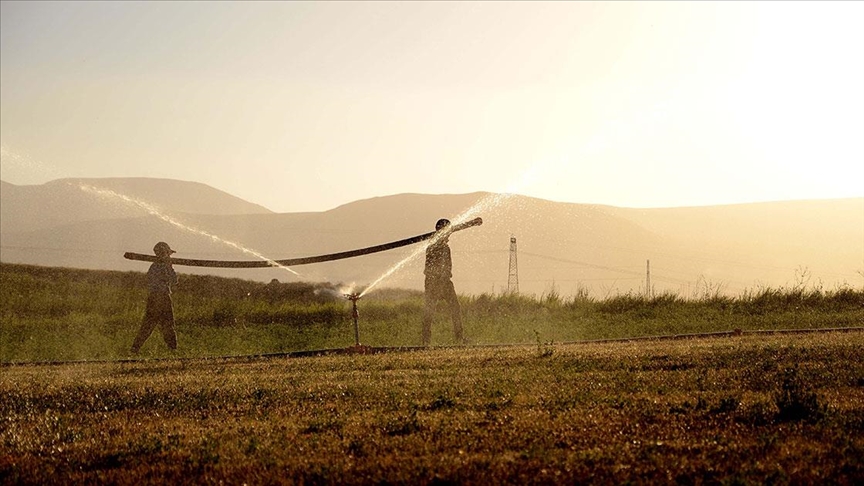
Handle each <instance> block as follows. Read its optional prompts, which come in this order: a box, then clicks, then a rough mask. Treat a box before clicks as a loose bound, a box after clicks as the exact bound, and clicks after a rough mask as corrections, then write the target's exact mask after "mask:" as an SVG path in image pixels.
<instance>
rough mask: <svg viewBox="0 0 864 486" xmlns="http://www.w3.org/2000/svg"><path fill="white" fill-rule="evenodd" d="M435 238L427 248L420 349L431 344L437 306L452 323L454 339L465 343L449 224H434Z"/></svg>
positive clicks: (444, 222) (445, 222)
mask: <svg viewBox="0 0 864 486" xmlns="http://www.w3.org/2000/svg"><path fill="white" fill-rule="evenodd" d="M435 231H438V232H439V233H440V234H437V235H435V236H434V237H433V239H432V243H430V244H429V246H428V247H426V266H425V268H424V269H423V274H424V275H425V289H426V293H425V306H424V309H423V336H422V338H423V345H424V346H428V345H429V343H430V342H431V340H432V320H433V319H434V317H435V310H436V307H437V305H438V304H439V303H443V304H444V305H445V307H446V310H447V313H448V314H449V315H450V319H451V320H452V321H453V335H454V337H455V338H456V342H457V343H459V344H462V343H464V342H465V339H464V337H463V335H462V313H461V310H460V308H459V300H458V299H457V298H456V288H455V287H454V286H453V281H452V280H451V278H452V277H453V261H452V259H451V258H450V246H449V245H448V242H449V240H450V231H451V230H450V221H449V220H446V219H439V220H438V222H436V223H435Z"/></svg>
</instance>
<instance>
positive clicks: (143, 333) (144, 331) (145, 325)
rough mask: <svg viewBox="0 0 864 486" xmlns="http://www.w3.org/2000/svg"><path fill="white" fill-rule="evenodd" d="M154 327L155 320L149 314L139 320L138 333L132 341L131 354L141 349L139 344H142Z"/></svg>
mask: <svg viewBox="0 0 864 486" xmlns="http://www.w3.org/2000/svg"><path fill="white" fill-rule="evenodd" d="M155 327H156V321H155V320H154V319H152V318H151V317H150V316H149V315H145V316H144V320H143V321H141V327H140V328H138V335H137V336H135V341H133V342H132V354H138V351H140V350H141V346H143V345H144V341H146V340H147V338H149V337H150V334H152V333H153V329H154V328H155Z"/></svg>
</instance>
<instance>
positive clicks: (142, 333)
mask: <svg viewBox="0 0 864 486" xmlns="http://www.w3.org/2000/svg"><path fill="white" fill-rule="evenodd" d="M153 253H155V254H156V261H155V262H153V263H152V264H151V265H150V269H149V270H148V271H147V287H148V290H149V294H148V296H147V309H146V310H145V311H144V320H143V321H142V322H141V327H140V328H139V329H138V335H137V336H136V337H135V341H134V342H133V343H132V354H138V351H140V350H141V346H143V345H144V342H145V341H147V338H149V337H150V334H152V333H153V330H154V329H155V328H156V327H157V326H158V327H159V330H160V331H162V338H163V339H164V340H165V344H167V345H168V348H169V349H171V350H172V351H175V350H176V349H177V334H176V333H175V332H174V303H173V302H172V301H171V289H172V287H174V286H175V285H177V274H176V273H175V272H174V267H173V266H172V265H171V254H172V253H176V252H175V251H174V250H172V249H171V247H170V246H168V243H165V242H164V241H160V242H159V243H156V246H154V247H153Z"/></svg>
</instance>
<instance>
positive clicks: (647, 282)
mask: <svg viewBox="0 0 864 486" xmlns="http://www.w3.org/2000/svg"><path fill="white" fill-rule="evenodd" d="M651 294H652V292H651V260H645V295H646V296H648V298H649V299H650V298H651V297H653V296H652V295H651Z"/></svg>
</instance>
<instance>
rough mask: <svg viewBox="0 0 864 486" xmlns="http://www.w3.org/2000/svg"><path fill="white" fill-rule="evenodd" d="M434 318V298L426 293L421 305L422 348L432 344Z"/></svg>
mask: <svg viewBox="0 0 864 486" xmlns="http://www.w3.org/2000/svg"><path fill="white" fill-rule="evenodd" d="M434 318H435V298H434V297H433V296H431V295H429V292H428V291H427V293H426V302H425V304H424V305H423V334H422V342H423V346H429V344H431V342H432V320H433V319H434Z"/></svg>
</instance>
